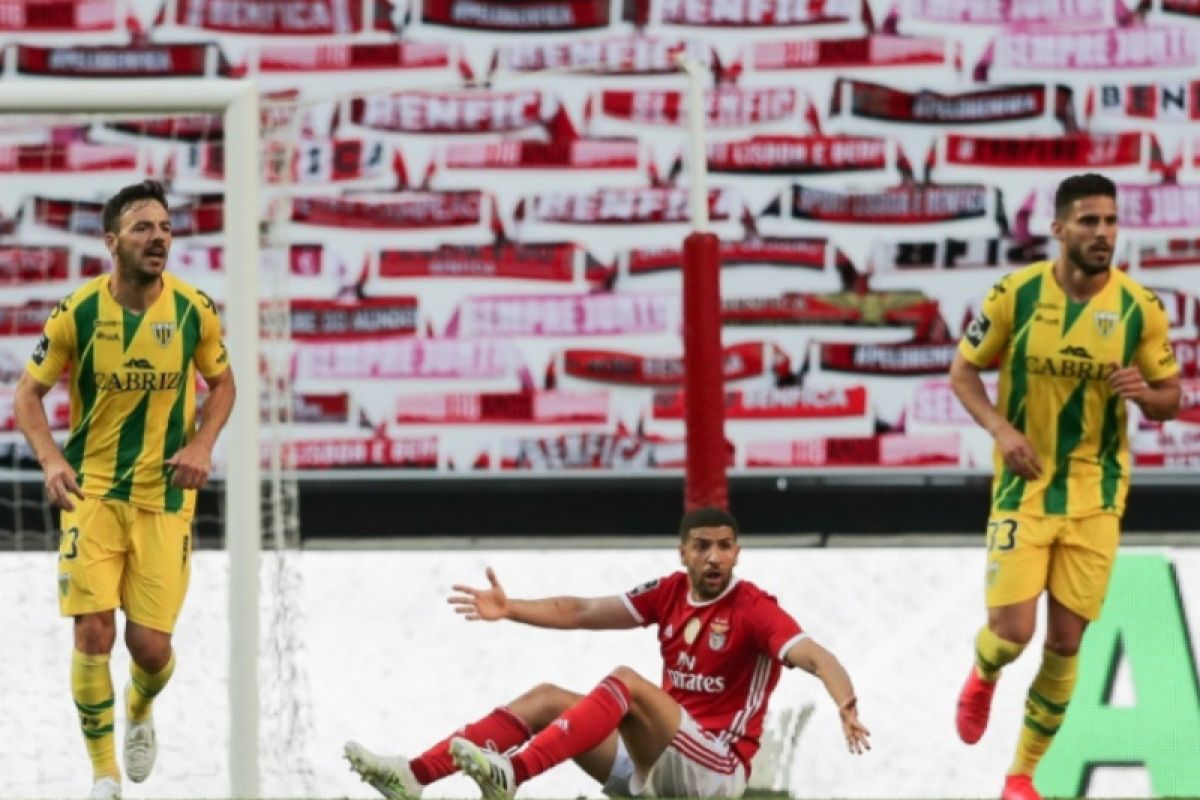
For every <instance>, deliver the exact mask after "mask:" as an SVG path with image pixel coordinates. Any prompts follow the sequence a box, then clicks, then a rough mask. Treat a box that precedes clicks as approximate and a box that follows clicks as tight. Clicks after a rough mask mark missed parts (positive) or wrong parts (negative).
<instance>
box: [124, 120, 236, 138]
mask: <svg viewBox="0 0 1200 800" xmlns="http://www.w3.org/2000/svg"><path fill="white" fill-rule="evenodd" d="M104 127H105V128H107V129H109V130H113V131H118V132H120V133H127V134H131V135H133V136H145V137H148V138H151V139H167V140H169V141H172V142H209V141H220V140H221V138H222V137H224V136H225V119H224V116H223V115H221V114H183V115H179V116H172V117H154V118H152V119H114V120H108V121H107V122H105V123H104Z"/></svg>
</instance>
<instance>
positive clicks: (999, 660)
mask: <svg viewBox="0 0 1200 800" xmlns="http://www.w3.org/2000/svg"><path fill="white" fill-rule="evenodd" d="M1024 649H1025V645H1023V644H1017V643H1016V642H1010V641H1008V640H1007V639H1001V638H1000V637H999V636H997V635H996V634H994V633H992V629H991V628H989V627H988V626H987V625H984V626H983V627H982V628H980V629H979V633H978V634H977V635H976V636H975V671H976V672H978V673H979V677H981V678H983V679H984V680H985V681H993V682H994V681H995V680H996V679H997V678H999V677H1000V670H1001V669H1003V668H1004V666H1005V665H1007V664H1011V663H1012V662H1014V661H1016V660H1017V656H1019V655H1021V652H1022V651H1023V650H1024Z"/></svg>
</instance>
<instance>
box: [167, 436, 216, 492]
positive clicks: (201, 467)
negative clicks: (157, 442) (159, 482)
mask: <svg viewBox="0 0 1200 800" xmlns="http://www.w3.org/2000/svg"><path fill="white" fill-rule="evenodd" d="M163 463H164V464H165V465H166V466H167V469H168V475H169V477H170V481H171V485H173V486H177V487H179V488H180V489H202V488H204V484H206V483H208V474H209V473H210V472H212V449H211V448H210V447H208V446H207V445H205V444H204V443H203V442H201V441H200V440H199V439H193V440H192V441H191V442H189V443H188V444H186V445H185V446H183V447H181V448H179V449H178V450H176V451H175V455H173V456H171V457H170V458H168V459H166V460H165V461H163Z"/></svg>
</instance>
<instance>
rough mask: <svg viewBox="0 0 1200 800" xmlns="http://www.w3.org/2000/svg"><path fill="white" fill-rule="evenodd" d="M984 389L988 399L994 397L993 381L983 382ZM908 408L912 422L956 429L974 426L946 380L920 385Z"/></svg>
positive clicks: (994, 383) (914, 391) (994, 385)
mask: <svg viewBox="0 0 1200 800" xmlns="http://www.w3.org/2000/svg"><path fill="white" fill-rule="evenodd" d="M984 388H985V389H986V390H987V393H988V395H989V396H990V397H995V396H996V382H995V381H994V380H989V381H985V382H984ZM909 408H910V413H911V419H912V421H913V422H920V423H924V424H927V425H949V426H952V427H958V428H971V427H974V425H975V420H973V419H972V418H971V415H970V414H968V413H967V410H966V409H965V408H963V404H962V403H960V402H959V401H958V397H956V396H955V394H954V390H953V389H952V388H950V382H949V381H948V380H944V379H943V380H934V381H924V382H923V383H921V385H920V386H918V387H917V388H916V389H914V390H913V393H912V398H911V402H910V405H909Z"/></svg>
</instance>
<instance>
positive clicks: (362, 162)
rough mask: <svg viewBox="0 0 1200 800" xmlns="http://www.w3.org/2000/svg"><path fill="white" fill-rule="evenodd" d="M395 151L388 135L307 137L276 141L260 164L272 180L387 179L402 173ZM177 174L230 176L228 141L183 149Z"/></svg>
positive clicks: (326, 182)
mask: <svg viewBox="0 0 1200 800" xmlns="http://www.w3.org/2000/svg"><path fill="white" fill-rule="evenodd" d="M391 152H392V150H391V148H390V147H389V146H388V145H386V144H385V143H384V142H383V140H382V139H361V138H346V139H343V138H339V139H301V140H300V141H297V142H292V143H289V144H286V145H284V144H282V143H278V142H270V143H268V145H267V148H266V152H265V156H266V157H265V158H263V159H262V163H261V164H260V166H261V168H262V170H263V172H264V177H265V179H266V182H267V183H269V184H272V185H274V184H287V185H293V184H322V185H324V184H330V183H340V182H346V181H360V180H368V179H383V178H388V177H394V176H395V175H396V172H395V169H394V166H393V163H392V159H390V158H388V157H387V156H388V155H389V154H390V153H391ZM171 168H172V169H173V174H172V177H176V178H204V179H207V180H214V181H219V180H222V179H223V178H224V175H225V146H224V143H223V142H203V143H197V144H192V145H188V146H187V147H184V148H181V150H180V153H179V158H178V160H177V161H176V162H175V163H174V164H173V165H172V167H171Z"/></svg>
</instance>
